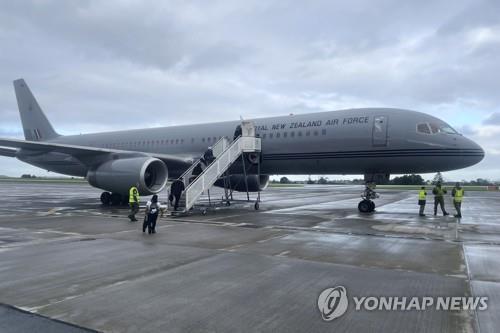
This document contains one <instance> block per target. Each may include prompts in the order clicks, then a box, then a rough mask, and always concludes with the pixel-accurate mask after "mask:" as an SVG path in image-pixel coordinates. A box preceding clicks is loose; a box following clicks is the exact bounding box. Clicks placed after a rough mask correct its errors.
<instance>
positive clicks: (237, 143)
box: [172, 121, 261, 215]
mask: <svg viewBox="0 0 500 333" xmlns="http://www.w3.org/2000/svg"><path fill="white" fill-rule="evenodd" d="M212 151H213V156H214V158H215V159H214V160H213V161H212V162H211V163H210V164H208V165H206V167H205V168H204V169H203V170H202V171H201V173H200V174H198V175H196V172H195V170H197V169H198V170H199V168H198V166H200V167H201V165H203V164H204V163H203V161H202V159H200V160H198V161H196V162H195V163H193V165H192V166H191V167H190V168H189V169H188V170H186V172H185V173H184V174H183V175H182V176H181V177H180V178H179V180H181V181H182V182H184V185H185V190H184V191H183V193H182V195H181V199H180V201H179V205H178V208H177V210H176V211H175V212H172V213H173V214H174V215H179V214H185V213H187V212H189V211H190V210H191V209H192V208H193V206H194V205H195V203H196V202H197V201H198V199H199V198H200V196H201V195H202V194H203V193H205V192H207V193H208V194H209V193H210V192H209V190H210V188H211V187H212V186H213V185H214V184H215V183H216V182H217V181H218V180H222V181H223V184H224V193H225V198H223V200H222V201H223V202H224V203H225V204H226V205H230V202H231V201H233V200H232V192H231V191H230V187H231V186H230V184H228V182H230V179H231V177H230V175H229V174H228V172H227V171H228V170H229V168H230V167H231V166H232V165H233V164H234V163H235V162H236V161H237V160H238V158H240V157H241V162H242V168H243V174H244V177H243V178H244V180H245V187H246V192H247V199H248V201H250V196H249V193H248V192H249V191H248V183H247V169H246V165H245V158H244V154H260V152H261V139H260V138H258V137H256V135H255V125H254V123H253V122H251V121H243V122H242V124H241V135H240V136H238V137H237V138H235V139H234V140H233V141H232V142H230V141H229V139H228V138H226V137H223V138H221V139H220V140H219V141H218V142H217V143H216V144H215V145H214V146H213V147H212ZM256 163H257V170H258V172H257V176H258V177H257V178H258V179H260V156H258V158H257V159H256ZM210 201H211V200H210V195H209V204H211V202H210ZM259 202H260V191H258V194H257V200H256V202H255V204H254V208H255V209H256V210H257V209H259ZM202 212H203V213H206V209H203V211H202Z"/></svg>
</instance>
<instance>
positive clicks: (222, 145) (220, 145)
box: [178, 136, 229, 188]
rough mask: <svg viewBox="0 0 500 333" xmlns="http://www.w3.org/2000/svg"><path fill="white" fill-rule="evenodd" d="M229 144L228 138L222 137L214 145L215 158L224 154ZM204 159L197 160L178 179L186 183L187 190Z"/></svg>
mask: <svg viewBox="0 0 500 333" xmlns="http://www.w3.org/2000/svg"><path fill="white" fill-rule="evenodd" d="M228 144H229V140H228V138H227V137H225V136H223V137H221V138H220V139H219V140H218V141H217V142H216V143H215V144H214V145H213V148H212V153H213V155H214V157H215V158H217V156H219V155H220V154H221V153H222V152H224V150H225V149H226V147H227V145H228ZM202 158H203V156H202V157H200V158H199V159H198V160H196V161H195V162H194V163H193V164H191V166H190V167H189V168H188V169H187V170H186V171H184V173H183V174H182V175H181V176H180V177H179V178H178V179H180V180H182V182H183V183H184V188H187V187H188V186H189V178H190V177H191V176H192V175H193V171H194V169H195V168H196V167H197V166H198V165H199V164H200V163H202Z"/></svg>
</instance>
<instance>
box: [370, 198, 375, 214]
mask: <svg viewBox="0 0 500 333" xmlns="http://www.w3.org/2000/svg"><path fill="white" fill-rule="evenodd" d="M374 211H375V202H373V201H371V200H370V212H374Z"/></svg>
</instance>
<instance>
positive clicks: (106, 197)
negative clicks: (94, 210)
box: [101, 192, 111, 206]
mask: <svg viewBox="0 0 500 333" xmlns="http://www.w3.org/2000/svg"><path fill="white" fill-rule="evenodd" d="M101 202H102V204H103V205H105V206H108V205H109V204H110V202H111V193H109V192H102V194H101Z"/></svg>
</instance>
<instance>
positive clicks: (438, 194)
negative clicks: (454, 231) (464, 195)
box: [432, 183, 450, 216]
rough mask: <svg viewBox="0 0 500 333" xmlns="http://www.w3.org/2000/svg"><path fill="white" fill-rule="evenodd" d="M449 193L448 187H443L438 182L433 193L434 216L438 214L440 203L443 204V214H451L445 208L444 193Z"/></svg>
mask: <svg viewBox="0 0 500 333" xmlns="http://www.w3.org/2000/svg"><path fill="white" fill-rule="evenodd" d="M446 193H448V191H446V189H444V188H442V187H441V183H437V184H436V187H434V189H433V190H432V194H434V216H436V215H437V208H438V205H439V206H441V211H442V212H443V216H447V215H450V214H448V213H447V212H446V209H445V208H444V195H445V194H446Z"/></svg>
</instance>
